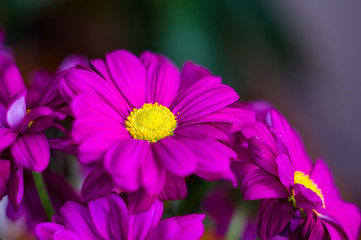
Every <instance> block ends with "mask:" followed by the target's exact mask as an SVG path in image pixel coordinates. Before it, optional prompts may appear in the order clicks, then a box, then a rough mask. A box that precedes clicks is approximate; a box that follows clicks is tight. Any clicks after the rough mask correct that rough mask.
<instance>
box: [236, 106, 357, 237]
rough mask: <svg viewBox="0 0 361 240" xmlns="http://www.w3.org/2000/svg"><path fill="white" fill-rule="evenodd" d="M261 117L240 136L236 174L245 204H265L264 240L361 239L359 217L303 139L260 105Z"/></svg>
mask: <svg viewBox="0 0 361 240" xmlns="http://www.w3.org/2000/svg"><path fill="white" fill-rule="evenodd" d="M256 106H257V107H260V105H259V104H257V105H256ZM252 107H253V106H252ZM256 117H257V120H258V121H256V122H255V123H252V124H249V125H248V126H245V127H244V128H243V129H242V131H241V133H237V134H236V137H235V138H238V143H237V144H238V147H237V150H236V151H237V152H238V153H239V160H240V161H239V162H234V163H233V169H234V171H235V172H236V174H237V175H238V177H239V179H240V180H241V191H242V194H243V197H244V199H245V200H256V199H265V200H263V202H262V207H261V209H260V218H259V222H258V231H259V236H260V238H261V239H269V238H271V237H273V236H276V235H283V236H291V235H292V236H293V237H295V239H305V238H307V237H305V236H318V237H319V238H314V239H324V238H325V239H327V238H330V239H346V238H347V239H356V238H357V236H358V231H359V228H360V212H359V210H358V208H357V207H356V206H355V205H353V204H350V203H346V202H344V201H343V200H342V199H341V197H340V194H339V192H338V190H337V188H336V186H335V184H334V182H333V179H332V174H331V172H330V171H329V169H328V167H327V166H326V164H325V162H324V161H323V160H321V159H319V160H317V161H316V163H315V164H314V165H313V164H312V162H311V160H310V158H309V157H308V155H307V153H306V151H305V148H304V146H303V144H302V141H301V139H300V137H299V135H298V134H297V133H296V132H295V130H294V129H292V128H291V126H290V125H289V124H288V122H287V121H286V120H285V119H284V117H283V116H282V115H281V114H280V113H278V112H277V111H275V110H273V109H269V107H266V108H264V107H262V106H261V107H260V108H259V109H258V110H257V114H256ZM341 209H342V210H341ZM311 223H315V224H314V225H311ZM300 229H301V230H300ZM300 234H301V235H300ZM300 236H303V237H300Z"/></svg>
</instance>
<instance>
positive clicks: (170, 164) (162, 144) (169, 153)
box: [152, 136, 198, 176]
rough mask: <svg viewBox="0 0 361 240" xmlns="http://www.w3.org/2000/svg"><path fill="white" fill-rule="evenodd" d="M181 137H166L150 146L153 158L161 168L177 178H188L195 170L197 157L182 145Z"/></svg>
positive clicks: (187, 147)
mask: <svg viewBox="0 0 361 240" xmlns="http://www.w3.org/2000/svg"><path fill="white" fill-rule="evenodd" d="M180 139H182V138H181V137H175V136H171V137H166V138H163V139H161V140H159V141H158V142H156V143H154V144H153V145H152V150H153V152H154V156H155V158H156V159H157V160H158V161H160V162H161V163H162V166H163V167H164V168H165V169H167V170H168V171H169V172H171V173H173V174H174V175H177V176H188V175H190V174H192V173H193V172H194V171H195V169H196V164H197V160H198V159H197V156H196V155H195V154H194V152H193V151H192V150H191V149H190V148H189V146H187V145H185V144H183V143H182V142H181V141H180Z"/></svg>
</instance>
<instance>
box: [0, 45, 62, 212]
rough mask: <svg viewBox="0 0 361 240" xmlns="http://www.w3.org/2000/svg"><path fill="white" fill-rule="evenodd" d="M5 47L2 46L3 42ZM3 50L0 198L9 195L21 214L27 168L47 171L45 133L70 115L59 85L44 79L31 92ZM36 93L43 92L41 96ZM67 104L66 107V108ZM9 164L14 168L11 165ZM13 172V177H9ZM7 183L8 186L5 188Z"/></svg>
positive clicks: (0, 69)
mask: <svg viewBox="0 0 361 240" xmlns="http://www.w3.org/2000/svg"><path fill="white" fill-rule="evenodd" d="M0 45H1V42H0ZM4 55H6V56H7V54H6V52H5V53H4V54H3V52H2V51H1V48H0V158H1V165H3V169H2V170H1V174H0V198H2V197H3V196H4V195H5V194H6V193H7V194H8V195H9V201H10V203H11V204H12V205H13V207H14V209H15V210H16V211H17V210H18V208H19V204H20V202H21V200H22V198H23V191H24V186H23V168H25V169H28V170H30V171H38V172H41V171H43V170H44V169H45V168H46V167H47V166H48V163H49V160H50V148H49V142H48V139H47V138H46V136H45V134H44V132H43V131H44V130H46V129H48V128H50V127H53V126H55V122H54V121H55V120H56V119H63V118H65V117H66V113H65V112H64V111H63V110H62V106H63V105H64V104H65V103H66V102H64V100H59V99H60V97H61V96H60V94H55V93H56V91H58V85H57V81H53V82H52V81H51V80H53V78H51V77H49V76H48V75H44V74H43V75H41V77H38V78H37V79H36V80H35V81H34V82H33V83H32V84H30V87H29V89H27V88H26V86H25V83H24V81H23V79H22V77H21V74H20V71H19V69H18V67H17V66H16V65H15V63H14V62H13V59H12V58H7V57H3V56H4ZM34 89H38V90H39V89H41V90H39V91H38V92H39V94H38V95H34V92H36V91H35V90H34ZM62 103H64V104H62ZM9 161H10V163H11V164H9ZM9 169H10V172H11V173H8V171H9ZM5 183H6V184H5Z"/></svg>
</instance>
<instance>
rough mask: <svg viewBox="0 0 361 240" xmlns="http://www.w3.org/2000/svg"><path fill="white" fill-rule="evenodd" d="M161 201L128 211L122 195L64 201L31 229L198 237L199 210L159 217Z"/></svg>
mask: <svg viewBox="0 0 361 240" xmlns="http://www.w3.org/2000/svg"><path fill="white" fill-rule="evenodd" d="M162 214H163V203H162V202H160V201H156V202H154V204H153V205H152V206H151V207H150V209H149V210H147V211H144V212H141V213H138V214H130V213H129V212H128V209H127V207H126V205H125V203H124V201H123V199H122V198H121V197H120V196H118V195H116V194H111V195H109V196H107V197H102V198H99V199H96V200H93V201H90V202H89V204H88V207H85V206H83V205H81V204H79V203H76V202H67V203H65V205H64V206H63V207H62V208H61V209H60V216H54V217H53V223H41V224H39V225H38V226H37V227H36V229H35V234H36V235H37V237H38V239H40V240H52V239H68V240H71V239H89V240H91V239H94V240H113V239H128V240H132V239H134V240H135V239H136V240H142V239H148V240H150V239H157V240H158V239H159V240H161V239H182V240H183V239H187V240H192V239H200V238H201V236H202V234H203V223H202V220H203V218H204V215H203V214H189V215H184V216H177V217H172V218H168V219H163V220H160V218H161V216H162Z"/></svg>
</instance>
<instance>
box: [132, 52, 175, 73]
mask: <svg viewBox="0 0 361 240" xmlns="http://www.w3.org/2000/svg"><path fill="white" fill-rule="evenodd" d="M139 58H140V61H142V63H143V64H144V66H145V68H146V69H147V70H148V68H149V67H150V66H151V65H152V64H162V63H168V64H171V65H173V63H172V62H171V61H170V60H168V59H167V58H166V57H165V56H163V55H161V54H157V53H153V52H151V51H147V50H146V51H144V52H142V54H141V55H140V57H139Z"/></svg>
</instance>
